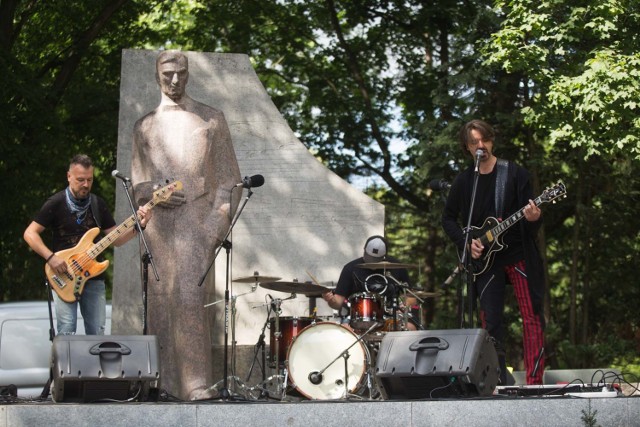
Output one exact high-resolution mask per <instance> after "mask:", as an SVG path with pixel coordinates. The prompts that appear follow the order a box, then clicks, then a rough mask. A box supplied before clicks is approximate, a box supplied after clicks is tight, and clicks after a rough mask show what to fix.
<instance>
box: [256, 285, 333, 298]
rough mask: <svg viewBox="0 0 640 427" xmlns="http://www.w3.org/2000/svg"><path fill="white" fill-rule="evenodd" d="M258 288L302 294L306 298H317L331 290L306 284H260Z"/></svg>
mask: <svg viewBox="0 0 640 427" xmlns="http://www.w3.org/2000/svg"><path fill="white" fill-rule="evenodd" d="M260 287H262V288H265V289H271V290H272V291H280V292H287V293H290V294H304V295H306V296H319V295H322V293H323V292H328V291H330V290H331V288H327V287H324V286H321V285H314V284H313V283H308V282H265V283H260Z"/></svg>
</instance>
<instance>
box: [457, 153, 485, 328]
mask: <svg viewBox="0 0 640 427" xmlns="http://www.w3.org/2000/svg"><path fill="white" fill-rule="evenodd" d="M481 155H482V150H480V149H478V150H477V151H476V160H475V167H474V173H473V189H472V191H471V205H470V206H469V218H468V219H467V226H466V228H465V229H464V230H463V232H464V249H463V250H462V259H461V260H460V263H461V264H462V265H464V266H465V270H466V273H467V275H466V279H467V280H466V282H467V298H468V299H469V301H468V304H469V313H468V315H469V318H468V320H469V322H470V324H472V319H473V299H472V298H473V282H474V276H473V270H472V266H471V257H470V256H469V255H470V248H469V244H470V243H471V218H472V216H473V208H474V205H475V202H476V190H477V188H478V178H479V176H480V170H479V168H478V164H479V163H480V156H481ZM459 301H460V308H459V309H458V312H459V315H460V328H464V327H465V326H464V325H465V318H464V299H463V298H462V295H461V292H460V296H459Z"/></svg>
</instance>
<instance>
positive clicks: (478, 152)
mask: <svg viewBox="0 0 640 427" xmlns="http://www.w3.org/2000/svg"><path fill="white" fill-rule="evenodd" d="M482 153H483V151H482V150H481V149H480V148H478V149H477V150H476V168H475V172H476V173H478V163H480V157H482Z"/></svg>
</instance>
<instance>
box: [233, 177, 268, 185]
mask: <svg viewBox="0 0 640 427" xmlns="http://www.w3.org/2000/svg"><path fill="white" fill-rule="evenodd" d="M263 184H264V176H262V175H253V176H252V177H248V176H245V177H244V178H242V182H240V183H238V184H236V185H235V186H234V187H244V188H256V187H260V186H262V185H263Z"/></svg>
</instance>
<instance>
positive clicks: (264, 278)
mask: <svg viewBox="0 0 640 427" xmlns="http://www.w3.org/2000/svg"><path fill="white" fill-rule="evenodd" d="M280 279H282V277H273V276H259V275H255V274H254V275H253V276H246V277H238V278H237V279H233V281H234V282H238V283H259V282H275V281H276V280H280Z"/></svg>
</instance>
